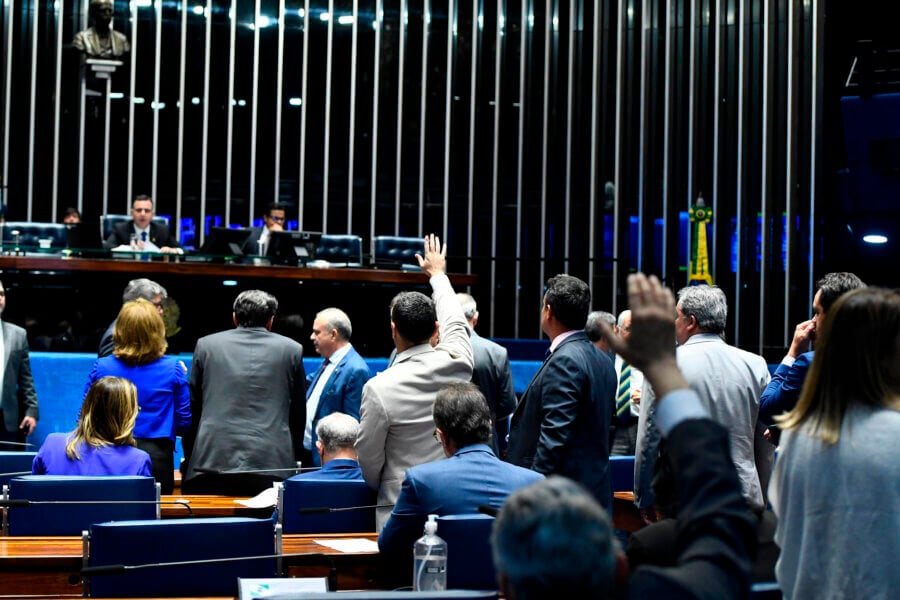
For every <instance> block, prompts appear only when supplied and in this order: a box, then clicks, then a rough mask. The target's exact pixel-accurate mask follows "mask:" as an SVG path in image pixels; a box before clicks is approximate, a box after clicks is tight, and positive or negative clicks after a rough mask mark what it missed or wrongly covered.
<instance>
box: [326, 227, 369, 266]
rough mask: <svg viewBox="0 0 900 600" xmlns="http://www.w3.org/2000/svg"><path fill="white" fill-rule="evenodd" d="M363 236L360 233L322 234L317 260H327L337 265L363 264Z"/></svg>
mask: <svg viewBox="0 0 900 600" xmlns="http://www.w3.org/2000/svg"><path fill="white" fill-rule="evenodd" d="M362 254H363V252H362V238H361V237H359V236H358V235H349V234H347V235H331V234H322V237H321V239H320V240H319V246H318V247H317V248H316V260H327V261H328V262H330V263H332V264H333V265H336V266H346V267H361V266H362V260H363V258H362Z"/></svg>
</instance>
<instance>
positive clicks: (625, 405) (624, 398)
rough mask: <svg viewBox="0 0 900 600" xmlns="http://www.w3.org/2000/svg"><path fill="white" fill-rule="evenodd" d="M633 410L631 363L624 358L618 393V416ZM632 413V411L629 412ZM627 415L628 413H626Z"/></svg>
mask: <svg viewBox="0 0 900 600" xmlns="http://www.w3.org/2000/svg"><path fill="white" fill-rule="evenodd" d="M630 410H631V365H629V364H628V363H627V362H625V361H624V360H623V361H622V369H621V370H620V371H619V391H618V393H617V394H616V416H617V417H622V416H623V415H624V413H625V411H630ZM629 414H630V413H629ZM624 416H627V415H624Z"/></svg>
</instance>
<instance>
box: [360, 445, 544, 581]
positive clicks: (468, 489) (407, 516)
mask: <svg viewBox="0 0 900 600" xmlns="http://www.w3.org/2000/svg"><path fill="white" fill-rule="evenodd" d="M543 478H544V476H543V475H541V474H539V473H535V472H534V471H531V470H530V469H523V468H521V467H516V466H513V465H511V464H509V463H505V462H503V461H501V460H500V459H498V458H497V457H496V456H495V455H494V453H493V452H492V451H491V449H490V447H489V446H487V445H485V444H473V445H471V446H466V447H465V448H462V449H460V450H458V451H457V452H456V454H454V455H453V456H451V457H450V458H447V459H445V460H438V461H435V462H431V463H426V464H423V465H418V466H416V467H411V468H410V469H409V470H408V471H407V472H406V477H405V478H404V480H403V487H402V489H401V490H400V496H399V498H397V504H396V505H395V506H394V510H393V512H392V513H391V518H390V519H388V522H387V524H386V525H385V526H384V529H383V530H382V531H381V535H379V536H378V549H379V551H380V552H382V553H385V554H390V555H395V556H396V557H397V560H398V561H400V562H403V559H405V558H407V557H408V558H411V557H412V546H413V543H415V541H416V540H417V539H418V538H420V537H421V536H422V531H423V528H424V526H425V520H426V518H427V517H428V515H431V514H434V515H439V516H443V515H465V514H475V513H478V506H479V505H482V504H485V505H489V506H493V507H495V508H500V506H502V505H503V502H504V501H505V500H506V497H507V496H509V495H510V494H512V493H513V492H514V491H516V490H518V489H519V488H523V487H525V486H527V485H530V484H532V483H534V482H535V481H538V480H539V479H543ZM440 533H441V532H440V531H438V535H440ZM405 564H406V565H408V564H409V561H407V562H406V563H405Z"/></svg>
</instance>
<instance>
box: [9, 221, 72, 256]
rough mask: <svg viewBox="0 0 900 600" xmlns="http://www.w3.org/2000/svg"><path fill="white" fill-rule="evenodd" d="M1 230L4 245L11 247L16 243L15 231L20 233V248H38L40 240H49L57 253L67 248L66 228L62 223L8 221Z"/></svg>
mask: <svg viewBox="0 0 900 600" xmlns="http://www.w3.org/2000/svg"><path fill="white" fill-rule="evenodd" d="M0 227H2V230H0V236H2V237H0V239H2V240H3V245H4V246H7V247H10V246H11V245H12V244H14V243H15V241H16V240H15V237H14V236H13V233H12V232H13V231H18V232H19V247H21V248H29V249H31V248H37V247H38V246H39V243H38V240H40V239H49V240H51V241H50V247H51V248H55V249H56V250H57V251H59V250H62V249H63V248H65V247H66V226H65V225H63V224H62V223H37V222H31V221H7V222H6V223H3V225H2V226H0Z"/></svg>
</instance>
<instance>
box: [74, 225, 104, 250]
mask: <svg viewBox="0 0 900 600" xmlns="http://www.w3.org/2000/svg"><path fill="white" fill-rule="evenodd" d="M66 247H67V248H70V249H71V250H73V251H75V252H78V253H80V254H82V255H84V256H96V255H98V254H103V253H104V252H103V238H102V237H100V223H98V222H97V221H82V222H81V223H67V224H66Z"/></svg>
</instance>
